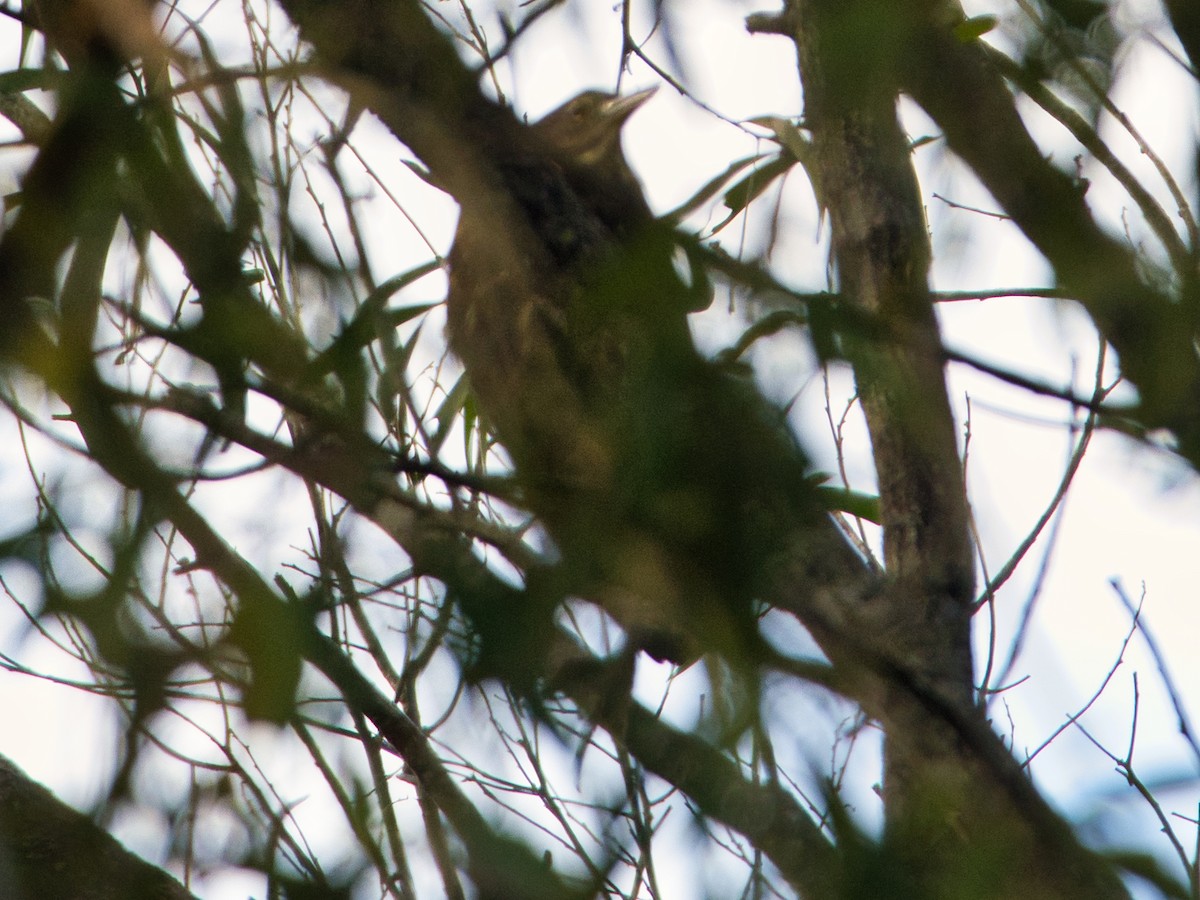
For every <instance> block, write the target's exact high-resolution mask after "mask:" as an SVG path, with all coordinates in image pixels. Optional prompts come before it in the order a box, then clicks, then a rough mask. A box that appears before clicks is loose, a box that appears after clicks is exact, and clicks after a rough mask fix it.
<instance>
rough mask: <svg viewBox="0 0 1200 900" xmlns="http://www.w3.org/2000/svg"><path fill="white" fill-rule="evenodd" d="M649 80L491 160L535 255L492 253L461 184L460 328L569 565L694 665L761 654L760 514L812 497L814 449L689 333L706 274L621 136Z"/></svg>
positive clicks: (456, 290) (464, 350)
mask: <svg viewBox="0 0 1200 900" xmlns="http://www.w3.org/2000/svg"><path fill="white" fill-rule="evenodd" d="M653 94H654V91H653V90H645V91H639V92H637V93H633V94H629V95H627V96H620V95H618V94H612V93H606V92H603V91H596V90H589V91H585V92H583V93H581V94H579V95H577V96H575V97H573V98H572V99H570V100H568V101H567V102H566V103H564V104H563V105H561V106H559V107H558V108H557V109H555V110H553V111H552V112H550V113H549V114H548V115H546V116H545V117H544V118H542V119H540V120H539V121H537V122H535V123H533V124H532V125H530V126H528V136H529V138H530V141H531V144H532V146H533V147H534V148H535V150H537V151H539V152H540V153H541V154H542V156H541V158H540V161H539V159H538V158H537V154H536V153H535V154H534V156H533V158H532V159H531V158H530V156H529V155H528V154H527V153H525V152H522V153H521V154H519V155H518V154H514V155H512V156H511V157H509V158H499V159H496V160H495V165H496V166H497V169H498V170H499V171H500V172H501V173H502V177H503V178H504V180H505V186H506V188H507V190H508V193H509V194H510V196H511V197H512V198H513V199H514V200H515V201H516V202H517V204H518V206H519V207H520V208H521V209H522V210H523V212H524V215H525V218H526V223H525V224H526V225H527V227H528V231H529V233H530V234H531V238H530V241H529V253H528V254H527V256H528V259H523V260H520V261H517V260H506V259H499V260H498V259H496V258H495V257H494V255H493V256H489V252H490V248H491V246H492V244H494V241H493V240H492V237H493V236H492V234H491V233H490V232H489V230H488V227H487V226H485V225H483V224H481V219H480V217H479V216H477V215H475V213H474V211H473V209H472V207H471V205H470V198H464V202H463V209H462V211H461V213H460V219H459V225H458V229H457V232H456V235H455V239H454V244H453V247H452V249H451V252H450V256H449V269H450V274H449V282H450V286H449V291H448V294H447V300H446V310H447V336H448V339H449V343H450V347H451V349H452V351H453V352H454V353H455V354H456V355H457V356H458V357H459V359H460V360H461V361H462V362H463V365H464V368H465V369H466V374H467V378H468V381H469V382H470V384H471V388H472V390H473V391H474V393H475V395H476V398H477V401H478V406H479V409H480V410H481V411H482V413H483V414H484V416H485V417H486V418H487V419H488V421H489V422H490V424H491V426H492V428H493V429H494V432H495V434H496V435H497V437H498V438H499V440H500V442H501V443H502V444H503V445H504V446H505V448H506V449H507V450H508V452H509V455H510V456H511V458H512V461H513V465H514V470H515V476H516V480H517V482H518V484H519V485H520V487H521V491H522V499H523V502H524V503H525V505H526V506H527V507H528V508H529V509H530V511H532V512H533V513H534V515H535V516H536V517H537V518H538V519H539V521H540V522H541V523H542V524H543V525H544V527H545V529H546V531H547V532H548V534H549V537H550V538H551V540H552V541H553V543H554V545H555V547H556V549H557V551H558V553H559V554H560V556H561V559H562V562H563V565H564V566H566V567H567V568H568V569H569V570H570V571H571V573H572V576H573V583H576V584H582V585H584V586H586V588H587V590H586V594H585V595H586V596H589V597H591V598H595V599H597V601H598V602H599V603H600V605H601V606H602V607H603V608H604V609H605V610H606V611H607V612H608V613H609V614H610V615H612V616H613V618H615V619H616V620H617V622H618V623H619V624H621V625H622V627H623V628H624V629H625V631H626V633H627V635H628V638H629V644H630V646H631V647H633V648H635V649H637V650H641V651H645V652H646V653H647V654H648V655H650V656H651V657H652V658H655V659H658V660H660V661H667V662H672V663H675V664H677V665H689V664H691V663H692V662H694V661H695V660H696V659H697V658H698V656H699V655H701V654H702V653H705V652H707V651H708V650H710V649H715V650H716V651H718V652H721V653H725V654H726V655H730V656H733V657H742V658H745V657H747V656H748V655H751V654H752V652H753V650H752V648H753V647H754V646H755V645H756V643H757V641H758V633H757V618H756V615H755V612H754V605H753V602H752V598H753V593H754V587H753V582H754V579H755V577H756V574H757V573H758V572H760V571H761V568H762V565H761V564H762V563H763V561H764V559H765V558H766V557H767V556H768V555H769V554H770V553H771V552H773V548H772V546H771V541H770V539H769V536H764V535H763V534H762V533H761V532H760V530H759V529H758V528H757V525H756V522H757V521H758V520H759V519H762V518H764V516H763V515H762V513H763V507H764V506H769V505H771V504H775V503H780V502H783V503H791V502H800V503H804V502H806V499H805V496H806V495H805V491H804V488H803V485H804V483H805V473H804V469H805V461H804V457H803V454H802V453H801V452H800V451H799V447H798V445H797V443H796V442H795V440H794V439H793V438H792V437H791V436H790V433H789V432H787V430H786V428H784V427H782V418H781V415H780V414H779V413H778V411H777V410H775V409H774V408H772V407H769V405H767V404H765V402H764V401H762V399H761V397H760V396H759V395H758V393H757V391H756V390H755V389H754V388H753V385H752V384H750V383H748V382H747V381H746V380H745V378H744V376H741V375H737V374H731V373H730V372H729V371H728V370H727V369H724V368H722V367H721V366H719V365H717V364H716V363H714V362H713V361H711V360H709V359H707V358H705V357H704V356H702V355H701V354H700V352H699V351H698V350H697V349H696V347H695V344H694V342H693V340H692V336H691V332H690V329H689V326H688V321H687V315H688V313H689V312H690V311H692V310H694V309H695V308H696V306H697V300H696V293H697V290H698V289H699V290H701V291H703V290H705V289H706V287H705V286H703V285H702V286H701V287H700V288H697V285H696V283H695V281H696V280H695V279H694V278H689V277H688V275H687V274H684V273H681V272H680V270H679V268H678V267H677V265H676V261H675V238H674V231H675V229H674V226H673V225H672V224H671V223H669V222H664V221H662V220H660V219H657V218H656V217H655V216H654V214H653V212H652V211H651V208H650V206H649V204H648V202H647V200H646V198H645V195H644V192H643V190H642V187H641V184H640V182H639V181H638V178H637V176H636V174H635V173H634V171H633V169H632V167H631V166H630V165H629V163H628V161H627V160H626V158H625V155H624V152H623V150H622V147H621V132H622V128H623V126H624V125H625V123H626V122H627V121H628V119H629V117H630V116H632V115H633V113H634V112H636V111H637V110H638V109H640V108H642V107H643V106H644V104H645V103H646V102H647V101H648V100H649V99H650V98H651V97H652V96H653ZM531 260H532V261H531ZM522 267H524V268H522ZM517 269H521V271H522V272H524V275H523V276H522V277H521V278H519V279H518V278H516V277H513V276H512V274H511V273H512V272H513V271H516V270H517ZM767 518H769V517H767Z"/></svg>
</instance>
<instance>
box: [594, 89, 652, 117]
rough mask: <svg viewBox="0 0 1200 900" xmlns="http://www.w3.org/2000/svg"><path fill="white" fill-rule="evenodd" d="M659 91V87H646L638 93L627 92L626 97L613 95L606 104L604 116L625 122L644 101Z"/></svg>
mask: <svg viewBox="0 0 1200 900" xmlns="http://www.w3.org/2000/svg"><path fill="white" fill-rule="evenodd" d="M656 93H658V88H656V87H652V88H646V90H644V91H638V92H637V93H636V94H627V95H625V96H624V97H613V98H612V99H611V100H609V101H607V102H606V103H605V104H604V117H605V118H606V119H615V120H617V121H618V122H624V121H625V120H626V119H628V118H629V117H630V116H631V115H633V113H634V111H635V110H637V109H638V107H640V106H641V105H642V104H643V103H645V102H646V101H647V100H649V99H650V98H651V97H653V96H654V95H655V94H656Z"/></svg>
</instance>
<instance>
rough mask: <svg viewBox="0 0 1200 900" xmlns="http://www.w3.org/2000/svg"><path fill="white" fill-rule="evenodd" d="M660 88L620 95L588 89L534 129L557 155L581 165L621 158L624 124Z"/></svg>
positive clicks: (591, 164) (587, 165) (589, 165)
mask: <svg viewBox="0 0 1200 900" xmlns="http://www.w3.org/2000/svg"><path fill="white" fill-rule="evenodd" d="M657 90H658V89H657V88H648V89H646V90H644V91H638V92H637V93H636V94H629V95H627V96H624V97H622V96H620V95H619V94H607V93H605V92H603V91H584V92H583V93H582V94H579V95H578V96H576V97H574V98H572V99H571V100H568V101H567V102H566V103H564V104H563V105H562V106H560V107H559V108H558V109H556V110H554V111H553V112H551V113H549V114H548V115H546V116H545V117H544V118H542V119H541V120H539V121H538V122H537V123H536V124H535V125H534V126H533V128H534V129H535V130H536V131H537V132H538V133H539V134H540V135H541V136H542V139H543V140H544V141H545V142H546V144H547V145H548V146H550V147H551V148H553V150H554V151H555V155H556V156H558V157H559V158H560V159H563V160H564V161H566V160H569V161H570V163H571V165H573V166H578V167H593V166H602V165H604V164H605V163H608V162H610V161H612V160H614V159H618V160H619V159H621V158H622V157H621V127H622V126H623V125H624V124H625V122H626V120H627V119H628V118H629V117H630V116H631V115H633V113H634V111H635V110H637V109H638V107H640V106H641V105H642V104H643V103H645V102H646V101H647V100H649V99H650V98H651V97H652V96H654V93H655V91H657Z"/></svg>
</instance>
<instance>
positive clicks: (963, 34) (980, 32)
mask: <svg viewBox="0 0 1200 900" xmlns="http://www.w3.org/2000/svg"><path fill="white" fill-rule="evenodd" d="M997 21H998V19H997V18H996V17H995V16H992V15H987V16H973V17H971V18H970V19H965V20H964V21H962V22H959V23H958V24H957V25H955V26H954V36H955V37H956V38H958V39H959V40H960V41H961V42H962V43H964V44H971V43H974V42H975V41H977V40H979V39H980V38H981V37H983V36H984V35H985V34H987V33H988V32H989V31H991V30H992V29H993V28H995V27H996V22H997Z"/></svg>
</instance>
